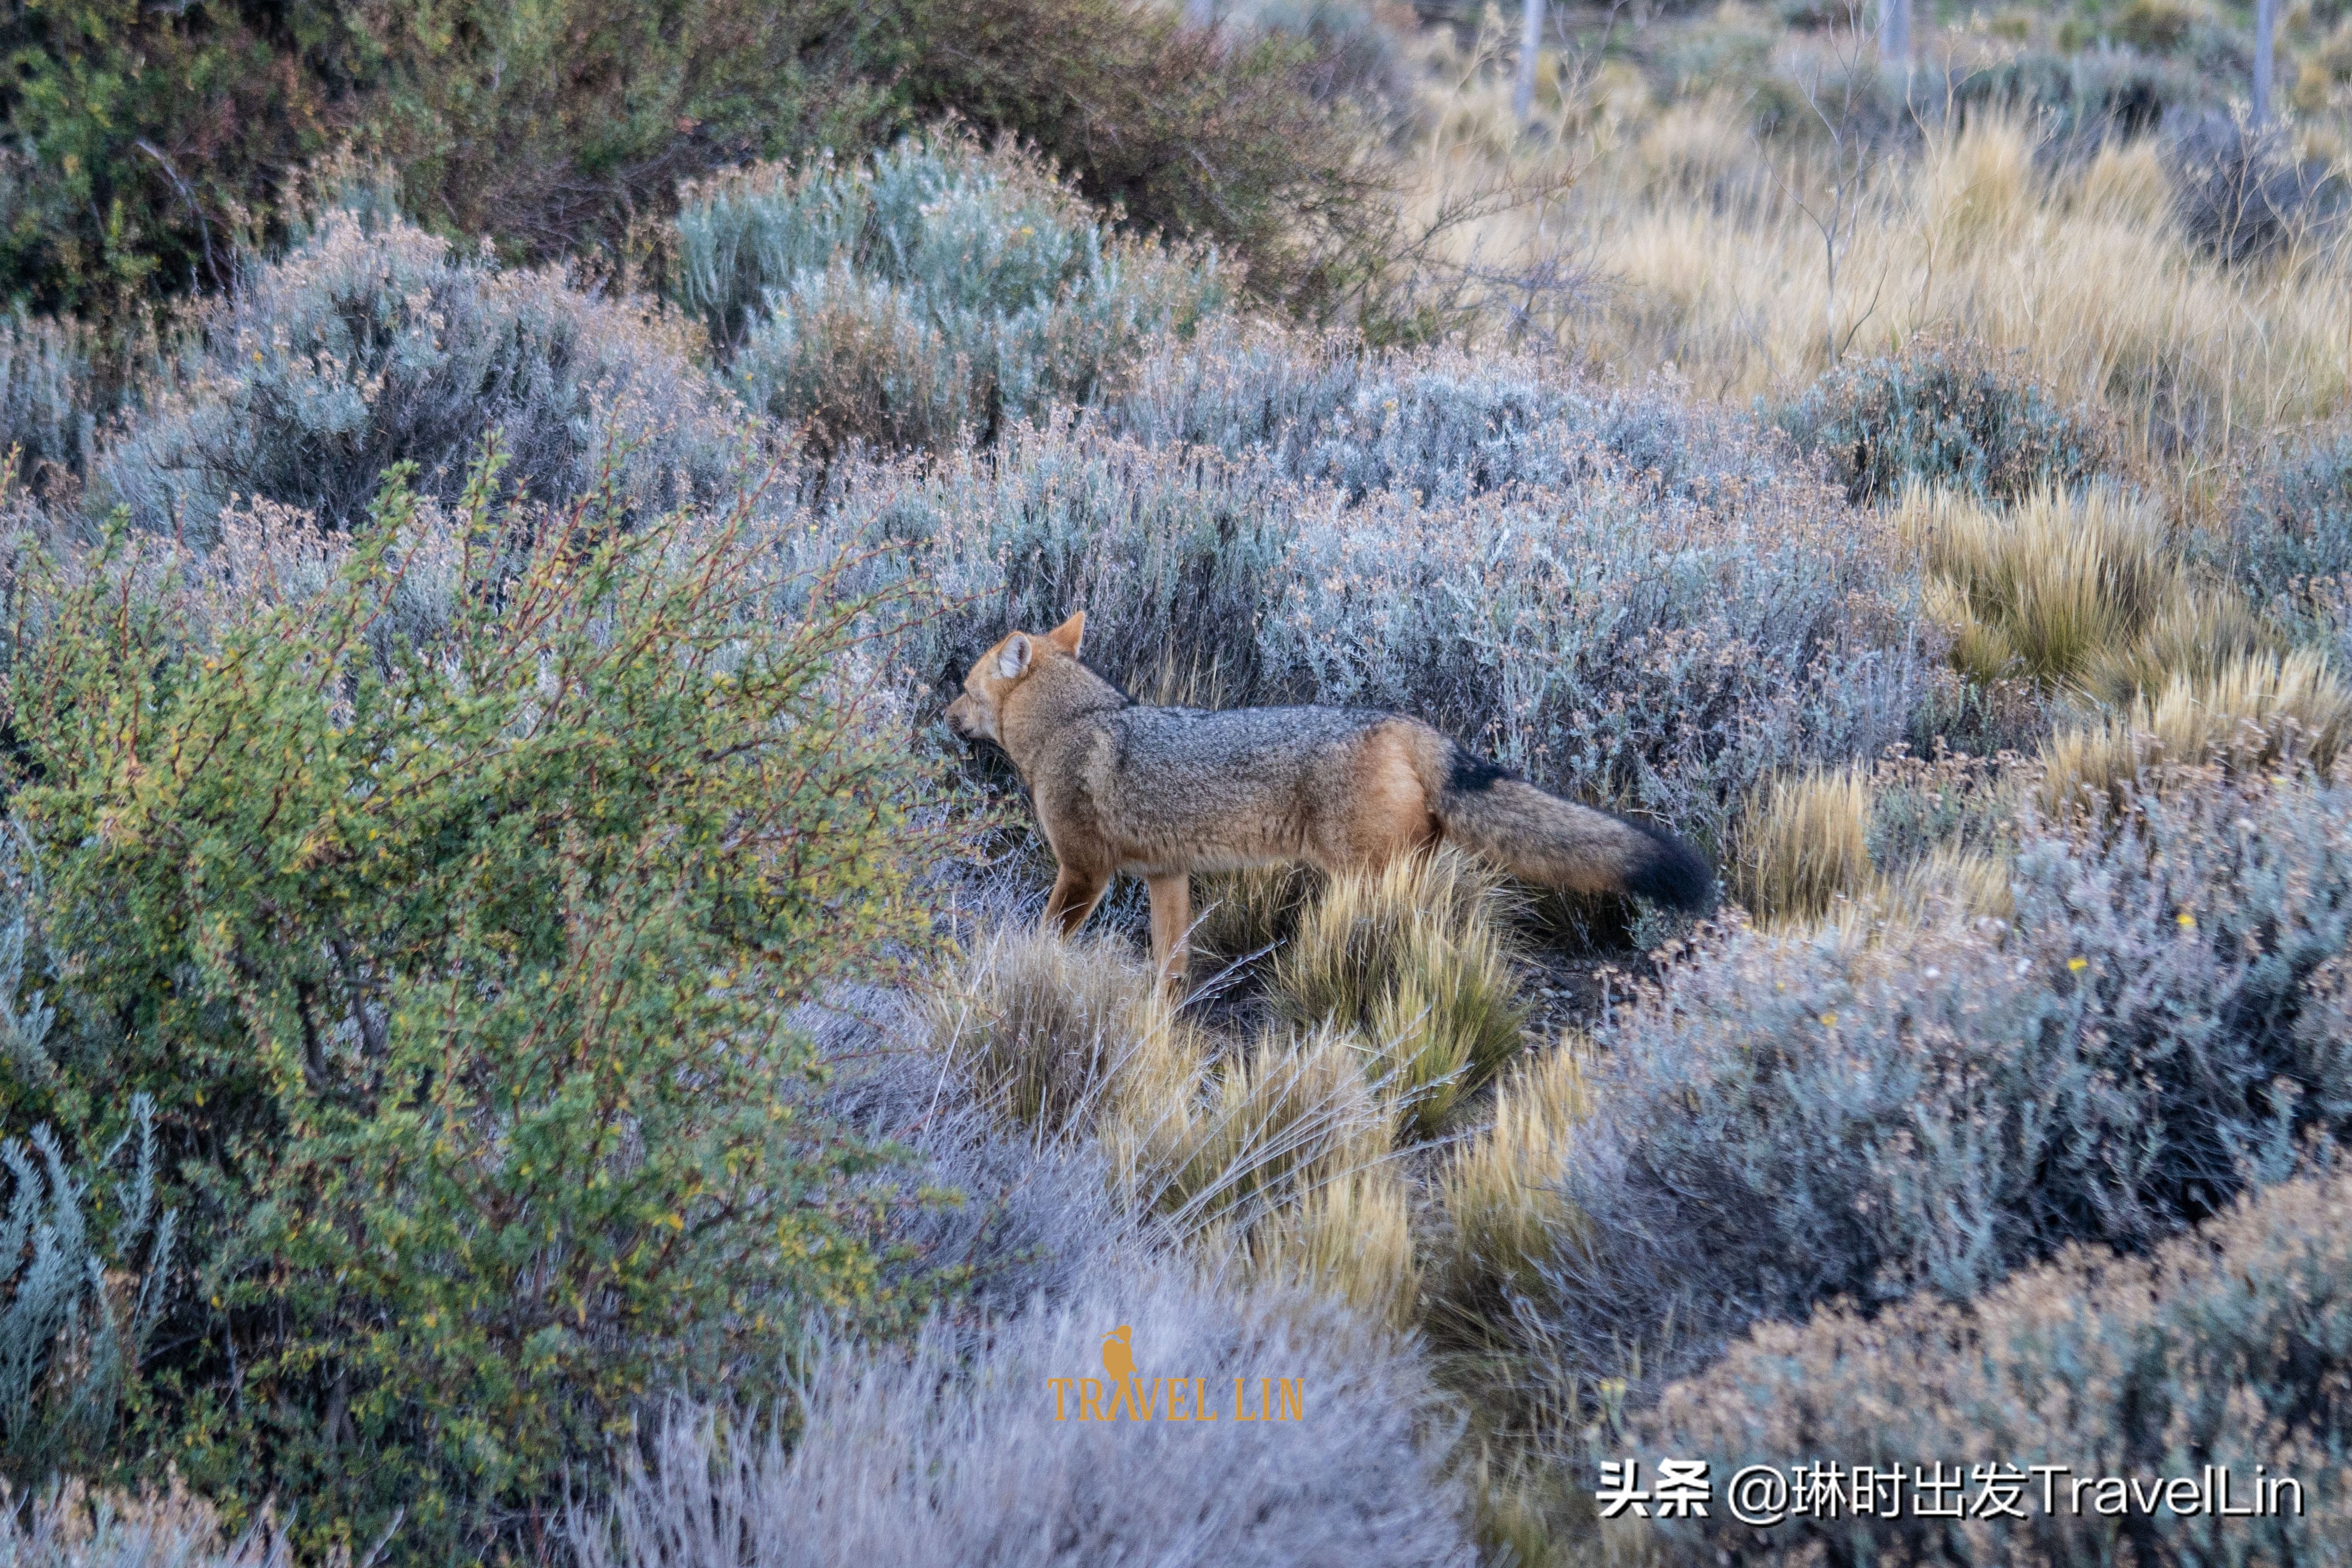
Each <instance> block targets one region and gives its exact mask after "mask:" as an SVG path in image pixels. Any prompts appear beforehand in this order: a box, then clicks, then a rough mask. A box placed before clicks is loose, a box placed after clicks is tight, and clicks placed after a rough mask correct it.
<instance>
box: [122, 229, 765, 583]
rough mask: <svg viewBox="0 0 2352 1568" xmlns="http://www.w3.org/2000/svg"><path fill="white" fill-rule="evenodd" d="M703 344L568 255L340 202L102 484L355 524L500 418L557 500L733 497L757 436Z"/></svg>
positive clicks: (212, 517) (212, 322)
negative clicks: (449, 240)
mask: <svg viewBox="0 0 2352 1568" xmlns="http://www.w3.org/2000/svg"><path fill="white" fill-rule="evenodd" d="M686 348H687V345H686V342H685V341H684V337H683V334H681V333H680V332H679V331H677V329H676V327H675V326H674V325H673V324H670V323H667V322H665V321H661V320H660V319H658V318H655V317H650V316H647V315H645V314H643V313H641V312H640V311H639V310H636V309H634V308H632V307H628V306H624V305H617V304H613V303H608V302H604V301H601V300H595V299H593V298H591V297H590V296H589V295H587V294H584V293H582V292H580V291H579V290H577V289H572V288H571V287H569V286H568V285H567V284H566V282H565V280H564V279H563V278H562V277H561V276H560V275H558V274H557V273H554V272H548V271H540V272H524V271H507V270H501V269H499V268H497V267H495V266H494V265H492V264H490V263H489V262H487V261H483V260H467V259H464V258H459V257H457V256H455V255H453V254H452V252H451V248H450V247H449V246H448V245H447V244H446V243H445V242H444V241H442V240H438V239H435V238H433V237H429V236H427V235H425V234H424V233H422V232H420V231H418V230H417V229H415V228H413V227H410V226H407V225H405V224H402V223H399V222H397V221H394V222H393V223H391V224H388V225H385V226H376V227H371V226H368V225H364V224H363V223H362V220H361V219H360V217H359V216H356V215H354V214H352V213H350V212H345V211H331V212H329V213H327V214H326V215H324V216H323V217H322V218H321V220H320V227H319V229H318V230H317V232H316V233H314V234H313V235H311V236H310V238H308V239H307V240H305V241H304V242H303V243H302V244H301V245H299V246H298V247H296V248H295V249H294V250H293V251H292V252H291V253H290V254H289V255H288V256H287V257H286V258H284V259H283V260H280V261H277V262H273V263H269V264H267V265H256V266H254V267H253V268H250V270H249V271H248V273H247V276H246V277H245V278H244V279H242V280H241V283H240V286H239V287H238V289H237V290H236V293H235V294H234V295H233V296H231V297H230V298H229V299H227V300H224V301H220V302H218V303H216V304H215V305H214V306H213V307H211V309H210V310H208V312H207V313H206V315H205V320H204V323H203V333H202V341H201V344H200V346H199V347H198V348H197V349H196V351H195V352H194V354H193V355H192V363H189V364H188V365H187V367H186V368H185V369H184V371H183V372H182V374H181V375H180V378H179V384H177V385H176V386H173V387H172V388H170V389H168V391H166V392H165V393H163V394H162V395H159V397H158V400H157V404H158V405H157V407H156V409H155V411H154V412H153V413H152V414H151V415H150V416H147V417H146V418H145V419H144V420H143V421H142V422H141V423H139V424H138V425H136V426H133V427H132V428H131V430H130V432H129V433H128V434H127V435H125V437H123V438H122V439H121V441H120V442H118V443H117V444H115V445H113V446H112V447H110V448H109V449H108V450H107V451H106V452H105V453H104V454H103V455H102V457H101V458H100V460H99V462H98V465H97V470H96V474H95V483H94V492H95V493H94V495H93V498H92V500H93V503H94V505H95V506H96V507H97V508H98V509H100V510H103V509H104V508H106V507H108V506H112V505H120V506H123V507H127V508H128V509H129V510H130V511H131V520H132V521H133V522H134V523H135V524H136V525H138V526H139V527H141V528H144V529H148V530H151V531H157V532H168V531H184V532H185V533H187V535H188V536H189V537H190V538H192V539H196V540H205V541H209V540H210V539H212V538H213V537H214V536H215V532H216V528H217V521H218V519H219V517H220V514H221V511H222V510H223V509H224V508H226V507H227V506H228V505H230V503H231V502H232V501H233V500H236V498H238V497H247V498H256V499H263V500H271V501H276V502H278V503H281V504H284V505H288V506H293V507H299V508H303V509H305V510H310V511H312V512H314V513H316V514H317V516H318V517H319V519H320V521H322V522H325V523H327V524H329V525H331V526H336V527H341V526H348V525H350V524H352V523H355V522H357V521H359V520H360V518H361V517H362V514H363V513H364V512H365V510H366V509H367V506H368V503H369V501H370V500H371V499H372V498H373V496H374V495H375V493H376V490H377V489H378V487H379V486H380V485H381V484H382V482H383V475H384V473H385V471H386V470H388V469H390V468H393V467H394V466H395V465H398V464H403V463H406V464H412V465H414V466H415V470H416V472H415V479H416V482H417V483H418V485H419V488H420V489H421V490H422V491H423V493H425V494H427V495H431V496H434V497H436V498H438V499H441V500H455V499H456V498H457V495H458V494H459V493H460V492H461V491H462V490H463V489H464V488H465V486H466V483H467V473H468V465H469V464H470V462H471V460H472V458H473V457H474V455H475V454H476V452H477V451H478V449H479V447H480V446H481V443H482V441H483V439H484V437H485V436H486V435H487V434H488V433H490V432H496V433H497V435H498V437H499V441H500V443H501V445H502V447H503V449H504V450H505V451H506V453H507V454H508V463H507V468H506V469H505V470H504V473H505V477H506V479H507V481H508V484H509V490H510V491H520V492H524V493H528V494H529V495H530V497H531V498H532V499H534V500H540V501H543V502H548V503H551V504H555V505H562V504H564V503H567V502H569V501H571V500H573V499H574V498H575V497H578V496H580V495H582V494H583V493H585V492H586V491H588V490H590V489H597V488H601V487H603V486H605V485H611V486H612V487H614V489H616V490H617V491H618V493H619V496H620V498H621V500H623V501H624V502H625V507H626V510H627V511H628V512H629V513H631V514H637V513H642V512H646V511H650V510H662V509H664V508H667V507H670V506H674V505H677V504H680V503H682V502H685V501H688V500H697V499H712V498H717V497H719V495H720V494H721V492H722V491H723V490H724V489H725V487H726V484H727V481H728V478H729V475H730V471H731V468H732V466H733V464H732V459H734V458H736V457H738V456H739V452H738V445H739V443H738V440H737V439H736V437H734V436H733V433H732V432H731V431H730V427H729V421H728V418H727V416H726V414H725V411H724V408H723V405H722V404H721V402H720V400H719V397H718V396H717V395H716V394H715V393H713V392H712V391H711V390H710V389H709V387H708V386H707V384H705V383H704V382H703V381H702V379H701V377H700V375H699V374H698V373H697V372H696V371H694V369H693V368H692V367H691V366H690V365H689V364H688V363H687V357H686Z"/></svg>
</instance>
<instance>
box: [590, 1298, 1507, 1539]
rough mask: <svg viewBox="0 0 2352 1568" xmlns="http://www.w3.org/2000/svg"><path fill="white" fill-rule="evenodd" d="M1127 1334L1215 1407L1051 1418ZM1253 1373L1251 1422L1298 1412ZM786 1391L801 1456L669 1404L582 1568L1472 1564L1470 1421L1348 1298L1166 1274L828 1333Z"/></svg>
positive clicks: (1153, 1368) (744, 1425) (1148, 1363)
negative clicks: (872, 1342) (922, 1324)
mask: <svg viewBox="0 0 2352 1568" xmlns="http://www.w3.org/2000/svg"><path fill="white" fill-rule="evenodd" d="M1122 1326H1124V1327H1126V1328H1128V1329H1129V1331H1130V1336H1131V1347H1132V1354H1133V1357H1134V1364H1135V1368H1136V1373H1137V1375H1138V1377H1139V1378H1140V1379H1142V1380H1143V1388H1144V1390H1145V1391H1146V1392H1147V1393H1148V1394H1150V1396H1151V1397H1152V1398H1153V1400H1154V1402H1155V1404H1157V1402H1158V1401H1159V1400H1160V1398H1161V1397H1162V1394H1161V1391H1160V1386H1159V1385H1158V1384H1157V1383H1156V1380H1158V1379H1161V1378H1170V1379H1178V1378H1199V1379H1202V1380H1204V1384H1205V1388H1206V1391H1207V1393H1208V1394H1209V1395H1210V1399H1209V1405H1210V1407H1211V1408H1212V1409H1213V1410H1215V1411H1216V1412H1217V1413H1218V1415H1219V1416H1220V1418H1219V1419H1218V1420H1216V1421H1215V1422H1214V1423H1213V1424H1212V1423H1210V1422H1207V1421H1205V1420H1176V1421H1171V1420H1167V1419H1155V1420H1150V1421H1138V1420H1127V1419H1121V1420H1118V1421H1081V1420H1080V1419H1079V1418H1078V1416H1079V1407H1078V1397H1079V1395H1078V1391H1077V1390H1076V1389H1075V1388H1073V1389H1069V1390H1066V1395H1065V1399H1064V1403H1063V1405H1062V1410H1063V1413H1064V1414H1063V1418H1062V1419H1059V1420H1057V1419H1056V1417H1055V1390H1054V1389H1053V1388H1052V1387H1051V1386H1049V1385H1048V1383H1047V1379H1049V1378H1080V1377H1085V1378H1092V1379H1096V1380H1097V1382H1098V1383H1100V1382H1105V1381H1108V1380H1105V1379H1103V1378H1102V1368H1103V1340H1104V1337H1105V1336H1106V1335H1107V1334H1108V1333H1109V1332H1110V1331H1112V1330H1113V1329H1116V1328H1119V1327H1122ZM1236 1377H1239V1378H1243V1379H1244V1380H1245V1382H1246V1386H1247V1389H1248V1392H1249V1394H1250V1396H1251V1398H1252V1400H1253V1405H1252V1408H1253V1410H1255V1408H1256V1405H1255V1401H1256V1399H1257V1398H1258V1397H1259V1395H1260V1393H1261V1391H1260V1389H1259V1387H1258V1384H1257V1381H1256V1380H1257V1379H1259V1378H1261V1377H1266V1378H1276V1377H1289V1378H1297V1379H1299V1380H1301V1384H1302V1386H1303V1394H1304V1400H1305V1415H1304V1418H1303V1419H1300V1420H1296V1421H1249V1422H1239V1421H1236V1420H1235V1419H1234V1415H1235V1412H1234V1408H1233V1405H1232V1404H1231V1403H1230V1401H1231V1399H1232V1390H1233V1388H1234V1383H1233V1380H1234V1378H1236ZM1194 1393H1195V1390H1194V1389H1192V1388H1187V1390H1186V1392H1185V1401H1186V1405H1187V1407H1188V1408H1189V1407H1190V1406H1191V1405H1192V1401H1193V1397H1194ZM790 1399H791V1403H790V1406H789V1408H790V1412H791V1414H792V1415H793V1417H795V1419H794V1421H793V1426H795V1427H796V1428H797V1430H796V1433H795V1435H794V1437H793V1441H792V1442H791V1443H790V1444H789V1446H788V1445H787V1444H786V1443H784V1442H782V1441H780V1440H779V1439H778V1437H777V1436H775V1434H774V1433H773V1431H772V1429H764V1430H763V1429H761V1428H759V1427H757V1426H754V1424H753V1419H752V1416H751V1413H750V1412H744V1413H740V1414H738V1415H735V1416H734V1417H733V1418H732V1419H731V1420H730V1421H728V1422H727V1423H726V1424H725V1425H724V1426H722V1425H721V1422H720V1420H719V1417H717V1416H715V1415H712V1414H710V1413H708V1412H703V1411H698V1410H695V1409H692V1408H682V1409H679V1410H677V1411H676V1412H674V1413H673V1415H672V1416H671V1418H670V1419H669V1420H668V1421H667V1422H666V1423H665V1424H664V1425H663V1426H662V1427H661V1428H660V1429H659V1430H658V1431H657V1433H656V1435H655V1436H654V1439H653V1442H652V1444H651V1448H652V1463H651V1465H650V1467H641V1466H638V1465H635V1464H633V1465H632V1468H630V1470H629V1473H628V1475H627V1478H626V1479H625V1483H624V1485H623V1486H622V1488H621V1489H620V1492H619V1495H618V1496H617V1498H616V1499H615V1503H614V1510H613V1511H612V1513H611V1514H610V1515H609V1516H605V1515H602V1514H598V1513H593V1512H591V1511H589V1510H575V1511H574V1512H573V1514H572V1517H571V1520H570V1535H571V1538H572V1544H573V1545H574V1546H575V1547H576V1548H577V1550H578V1551H579V1552H580V1556H581V1561H582V1563H583V1564H584V1568H719V1565H721V1564H726V1565H730V1568H802V1565H806V1568H824V1565H828V1564H833V1563H900V1564H905V1565H906V1568H950V1565H951V1564H962V1563H995V1564H1001V1565H1003V1568H1031V1565H1034V1568H1045V1565H1047V1564H1058V1563H1139V1564H1151V1565H1154V1568H1177V1565H1179V1564H1191V1563H1223V1564H1231V1565H1233V1568H1259V1565H1264V1568H1274V1565H1276V1564H1280V1565H1281V1568H1292V1565H1294V1564H1297V1565H1312V1568H1390V1565H1394V1568H1405V1565H1406V1564H1412V1565H1413V1568H1427V1565H1439V1568H1468V1565H1469V1564H1470V1563H1472V1562H1473V1561H1474V1560H1475V1559H1474V1557H1473V1555H1472V1553H1471V1552H1469V1550H1468V1548H1467V1546H1466V1543H1465V1541H1464V1539H1463V1534H1462V1527H1461V1524H1460V1522H1459V1520H1458V1517H1457V1510H1458V1509H1459V1507H1460V1503H1461V1498H1460V1496H1459V1494H1458V1490H1457V1489H1456V1487H1455V1486H1454V1483H1452V1482H1450V1481H1449V1480H1447V1479H1445V1476H1444V1451H1445V1447H1446V1446H1447V1442H1446V1439H1447V1437H1448V1436H1450V1427H1451V1425H1452V1424H1451V1423H1450V1422H1449V1421H1447V1420H1446V1419H1445V1418H1444V1414H1443V1412H1442V1411H1441V1410H1440V1409H1439V1407H1438V1406H1437V1405H1436V1404H1435V1402H1434V1401H1433V1397H1432V1390H1431V1389H1430V1387H1429V1384H1427V1382H1426V1381H1425V1378H1424V1375H1423V1373H1422V1371H1421V1369H1420V1368H1419V1366H1418V1365H1417V1364H1416V1363H1414V1362H1413V1360H1412V1358H1411V1357H1410V1356H1409V1355H1408V1354H1407V1353H1405V1352H1404V1351H1403V1349H1402V1347H1401V1346H1400V1345H1398V1344H1397V1343H1396V1342H1395V1341H1394V1340H1393V1339H1391V1337H1389V1336H1387V1335H1386V1334H1384V1333H1383V1332H1382V1331H1380V1330H1378V1329H1375V1328H1373V1327H1371V1326H1370V1325H1369V1324H1367V1323H1366V1322H1365V1321H1364V1320H1362V1319H1360V1318H1359V1317H1356V1316H1354V1315H1352V1314H1350V1313H1349V1312H1347V1311H1346V1310H1343V1309H1341V1308H1339V1306H1337V1305H1336V1304H1334V1303H1330V1302H1323V1301H1310V1300H1297V1299H1292V1298H1285V1297H1280V1296H1273V1295H1265V1294H1241V1293H1239V1292H1235V1291H1233V1290H1231V1289H1213V1288H1209V1287H1206V1286H1203V1285H1199V1284H1194V1283H1192V1282H1191V1281H1190V1280H1188V1279H1183V1278H1181V1277H1179V1271H1178V1270H1177V1269H1176V1268H1171V1266H1169V1265H1167V1264H1164V1263H1162V1264H1153V1263H1149V1262H1144V1261H1142V1260H1139V1259H1138V1260H1131V1261H1130V1262H1129V1265H1128V1266H1127V1267H1126V1268H1120V1269H1118V1271H1117V1272H1116V1273H1114V1274H1112V1275H1111V1276H1109V1277H1108V1278H1102V1279H1096V1280H1093V1281H1090V1282H1089V1283H1088V1286H1087V1289H1082V1290H1080V1291H1078V1292H1076V1294H1075V1295H1074V1296H1073V1297H1072V1298H1071V1299H1070V1300H1067V1301H1066V1302H1064V1303H1060V1304H1057V1305H1055V1306H1054V1307H1051V1308H1044V1307H1041V1308H1039V1309H1037V1310H1032V1311H1029V1312H1026V1313H1024V1314H1023V1315H1021V1316H1019V1317H1016V1318H1013V1319H1011V1320H1010V1321H1002V1320H1000V1321H993V1322H987V1323H982V1324H980V1325H977V1326H974V1327H969V1328H959V1327H957V1326H955V1325H953V1324H951V1323H950V1322H947V1321H934V1322H933V1323H932V1324H931V1325H930V1326H929V1328H928V1329H927V1331H925V1332H924V1333H923V1334H922V1335H921V1336H920V1337H919V1340H918V1341H917V1342H916V1343H915V1345H914V1346H913V1348H912V1350H911V1352H908V1351H902V1350H898V1349H893V1348H888V1347H867V1346H862V1345H858V1344H856V1343H853V1342H848V1341H845V1340H843V1339H838V1338H835V1339H832V1340H830V1341H828V1342H821V1343H820V1344H819V1345H818V1347H817V1350H816V1353H814V1355H813V1356H812V1357H811V1360H810V1364H809V1365H808V1366H807V1368H806V1370H805V1372H804V1373H803V1375H802V1376H801V1377H800V1378H799V1379H797V1380H796V1383H795V1385H794V1387H793V1390H792V1391H791V1396H790ZM1160 1414H1161V1415H1163V1416H1164V1415H1165V1414H1166V1412H1165V1410H1164V1408H1163V1409H1162V1410H1161V1411H1160Z"/></svg>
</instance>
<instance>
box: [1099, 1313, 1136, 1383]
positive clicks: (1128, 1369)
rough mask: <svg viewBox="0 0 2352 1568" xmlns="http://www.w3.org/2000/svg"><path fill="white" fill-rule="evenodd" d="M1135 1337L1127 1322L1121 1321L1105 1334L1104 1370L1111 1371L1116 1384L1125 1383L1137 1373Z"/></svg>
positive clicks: (1103, 1344)
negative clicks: (1133, 1343) (1133, 1347)
mask: <svg viewBox="0 0 2352 1568" xmlns="http://www.w3.org/2000/svg"><path fill="white" fill-rule="evenodd" d="M1134 1337H1135V1336H1134V1334H1133V1332H1132V1331H1130V1330H1129V1327H1128V1325H1127V1324H1125V1323H1121V1324H1120V1325H1119V1326H1118V1327H1117V1328H1115V1329H1113V1330H1112V1331H1110V1332H1108V1333H1107V1334H1105V1335H1104V1336H1103V1342H1102V1361H1103V1370H1104V1371H1105V1372H1107V1373H1110V1375H1111V1380H1112V1383H1113V1384H1114V1385H1117V1384H1123V1383H1125V1382H1126V1381H1127V1380H1128V1379H1129V1378H1130V1377H1133V1376H1134V1375H1135V1352H1134V1350H1133V1349H1132V1342H1133V1340H1134Z"/></svg>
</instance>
